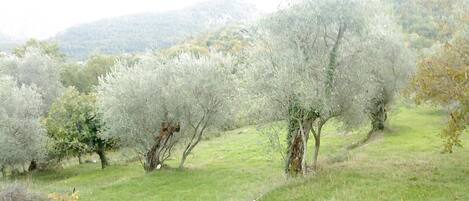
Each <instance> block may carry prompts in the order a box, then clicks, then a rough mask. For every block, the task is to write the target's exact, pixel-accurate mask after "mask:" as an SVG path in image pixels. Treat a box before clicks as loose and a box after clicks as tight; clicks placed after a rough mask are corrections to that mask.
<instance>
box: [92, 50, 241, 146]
mask: <svg viewBox="0 0 469 201" xmlns="http://www.w3.org/2000/svg"><path fill="white" fill-rule="evenodd" d="M230 65H231V58H230V57H224V56H222V55H219V54H211V55H210V56H208V57H200V58H196V57H194V56H189V55H181V56H180V57H178V58H176V59H165V58H160V57H158V56H153V55H148V56H146V57H143V58H142V59H141V61H139V63H137V64H136V65H133V66H128V65H125V64H122V63H118V65H117V66H116V67H115V71H114V72H112V73H111V74H109V75H107V76H106V77H104V78H102V79H101V80H100V85H99V86H98V87H97V92H98V107H99V110H100V112H101V113H102V114H103V118H104V121H105V122H106V126H107V130H106V132H105V135H106V136H108V137H115V138H119V139H120V141H121V142H122V143H123V145H124V146H126V147H131V148H135V149H136V150H137V151H139V152H140V153H144V152H146V151H147V150H149V149H150V148H151V146H152V145H153V143H154V138H155V137H156V136H157V135H158V134H159V129H160V126H161V123H162V122H179V123H180V124H181V129H182V130H181V132H180V133H179V134H177V135H179V136H178V137H177V138H176V140H180V139H181V137H187V136H191V137H192V133H194V132H197V134H198V133H199V132H200V129H202V128H204V130H205V129H206V128H207V127H209V126H212V125H215V124H217V123H218V122H222V121H223V119H224V115H228V114H227V112H226V111H227V110H226V109H225V107H227V106H228V104H227V102H228V100H230V99H232V96H233V95H232V94H233V93H234V90H233V87H234V85H232V84H230V79H231V78H230V77H229V75H228V73H229V71H228V70H229V69H230V68H229V67H230ZM197 125H199V127H197ZM204 130H202V132H203V131H204ZM185 134H187V135H186V136H182V135H185ZM195 137H197V136H195ZM195 139H197V138H195ZM189 142H191V140H190V139H189V140H188V143H189Z"/></svg>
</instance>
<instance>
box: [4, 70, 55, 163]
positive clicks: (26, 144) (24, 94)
mask: <svg viewBox="0 0 469 201" xmlns="http://www.w3.org/2000/svg"><path fill="white" fill-rule="evenodd" d="M41 106H42V99H41V95H40V94H39V93H38V92H37V91H36V89H35V88H34V87H29V86H25V85H22V86H18V84H17V83H16V81H15V80H14V78H11V77H9V76H2V75H0V167H1V169H2V171H5V167H6V166H9V167H11V168H16V167H18V166H20V167H21V166H23V165H25V164H27V163H29V162H31V161H33V160H34V159H39V158H41V157H42V156H43V154H44V150H45V143H46V141H45V139H46V136H45V132H44V129H43V128H42V127H41V122H40V118H41V114H42V108H41ZM30 167H31V166H30Z"/></svg>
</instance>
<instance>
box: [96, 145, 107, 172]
mask: <svg viewBox="0 0 469 201" xmlns="http://www.w3.org/2000/svg"><path fill="white" fill-rule="evenodd" d="M96 153H97V154H98V156H99V160H100V161H101V168H102V169H104V168H106V166H108V165H109V162H108V160H107V158H106V144H105V142H104V141H102V140H100V141H99V142H98V149H97V150H96Z"/></svg>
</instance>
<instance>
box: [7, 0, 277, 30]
mask: <svg viewBox="0 0 469 201" xmlns="http://www.w3.org/2000/svg"><path fill="white" fill-rule="evenodd" d="M203 1H206V0H0V32H1V33H4V34H6V35H9V36H11V37H14V38H17V39H25V38H38V39H45V38H48V37H51V36H53V35H55V34H56V33H57V32H59V31H62V30H64V29H66V28H67V27H70V26H73V25H75V24H80V23H87V22H92V21H95V20H99V19H102V18H108V17H115V16H122V15H128V14H135V13H141V12H161V11H167V10H175V9H181V8H184V7H187V6H190V5H193V4H196V3H197V2H203ZM249 2H252V3H253V4H255V5H257V7H258V8H259V9H261V10H262V11H264V12H271V11H273V10H275V8H277V6H278V2H280V0H250V1H249Z"/></svg>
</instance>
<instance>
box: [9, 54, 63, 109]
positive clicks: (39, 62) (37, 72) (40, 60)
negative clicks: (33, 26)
mask: <svg viewBox="0 0 469 201" xmlns="http://www.w3.org/2000/svg"><path fill="white" fill-rule="evenodd" d="M1 60H2V61H1V62H0V74H6V75H10V76H12V77H14V78H15V79H16V80H17V82H18V86H21V85H30V86H35V87H36V89H37V92H39V93H40V94H41V96H42V98H43V102H44V108H43V110H42V111H43V114H46V113H47V111H48V110H49V107H50V105H51V104H52V103H53V102H54V101H55V100H56V99H57V97H59V96H60V94H61V93H62V91H63V86H62V84H61V82H60V66H59V65H60V63H59V61H58V60H57V59H55V58H53V57H51V56H48V55H47V54H43V53H42V51H41V50H40V49H36V48H28V49H26V50H25V52H24V55H22V56H21V57H18V56H9V57H5V58H2V59H1Z"/></svg>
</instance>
